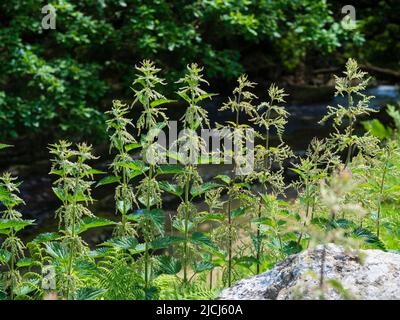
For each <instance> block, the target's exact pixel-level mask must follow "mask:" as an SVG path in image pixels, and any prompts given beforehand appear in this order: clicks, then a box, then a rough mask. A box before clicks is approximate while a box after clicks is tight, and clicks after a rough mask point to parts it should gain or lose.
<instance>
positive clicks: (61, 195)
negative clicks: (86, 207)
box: [53, 187, 67, 202]
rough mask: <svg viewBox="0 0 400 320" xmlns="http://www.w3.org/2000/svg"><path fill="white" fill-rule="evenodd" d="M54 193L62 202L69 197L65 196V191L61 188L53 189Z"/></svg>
mask: <svg viewBox="0 0 400 320" xmlns="http://www.w3.org/2000/svg"><path fill="white" fill-rule="evenodd" d="M53 192H54V194H55V195H56V196H57V198H58V199H60V200H61V201H62V202H65V201H66V200H67V195H66V194H65V192H64V190H63V189H61V188H57V187H53Z"/></svg>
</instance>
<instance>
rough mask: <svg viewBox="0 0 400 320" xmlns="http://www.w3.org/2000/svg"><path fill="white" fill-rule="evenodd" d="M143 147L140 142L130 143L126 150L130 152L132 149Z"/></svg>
mask: <svg viewBox="0 0 400 320" xmlns="http://www.w3.org/2000/svg"><path fill="white" fill-rule="evenodd" d="M141 147H142V144H140V143H130V144H127V145H126V146H125V151H126V152H129V151H131V150H134V149H138V148H141Z"/></svg>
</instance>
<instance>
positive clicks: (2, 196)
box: [0, 186, 12, 202]
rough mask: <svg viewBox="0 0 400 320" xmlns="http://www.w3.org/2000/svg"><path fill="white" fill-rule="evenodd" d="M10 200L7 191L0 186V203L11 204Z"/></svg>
mask: <svg viewBox="0 0 400 320" xmlns="http://www.w3.org/2000/svg"><path fill="white" fill-rule="evenodd" d="M11 201H12V198H11V196H10V193H9V192H8V191H7V189H5V188H3V187H1V186H0V202H11Z"/></svg>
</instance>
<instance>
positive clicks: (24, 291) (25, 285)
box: [14, 278, 41, 299]
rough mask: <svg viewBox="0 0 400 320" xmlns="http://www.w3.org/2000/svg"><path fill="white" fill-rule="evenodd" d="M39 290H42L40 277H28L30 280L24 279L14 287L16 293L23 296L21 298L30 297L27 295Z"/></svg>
mask: <svg viewBox="0 0 400 320" xmlns="http://www.w3.org/2000/svg"><path fill="white" fill-rule="evenodd" d="M34 291H37V292H40V291H41V283H40V279H37V278H35V279H28V281H22V282H21V283H19V284H18V285H17V287H16V288H15V289H14V293H15V294H16V295H17V296H19V297H21V299H26V298H28V297H27V295H28V294H30V293H32V292H34Z"/></svg>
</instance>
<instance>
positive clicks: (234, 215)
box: [231, 207, 246, 219]
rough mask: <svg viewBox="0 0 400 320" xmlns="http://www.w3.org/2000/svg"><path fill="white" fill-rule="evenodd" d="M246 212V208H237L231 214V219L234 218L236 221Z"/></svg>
mask: <svg viewBox="0 0 400 320" xmlns="http://www.w3.org/2000/svg"><path fill="white" fill-rule="evenodd" d="M245 212H246V208H243V207H240V208H237V209H235V210H233V211H232V212H231V217H232V219H235V218H237V217H240V216H241V215H243V214H244V213H245Z"/></svg>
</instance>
